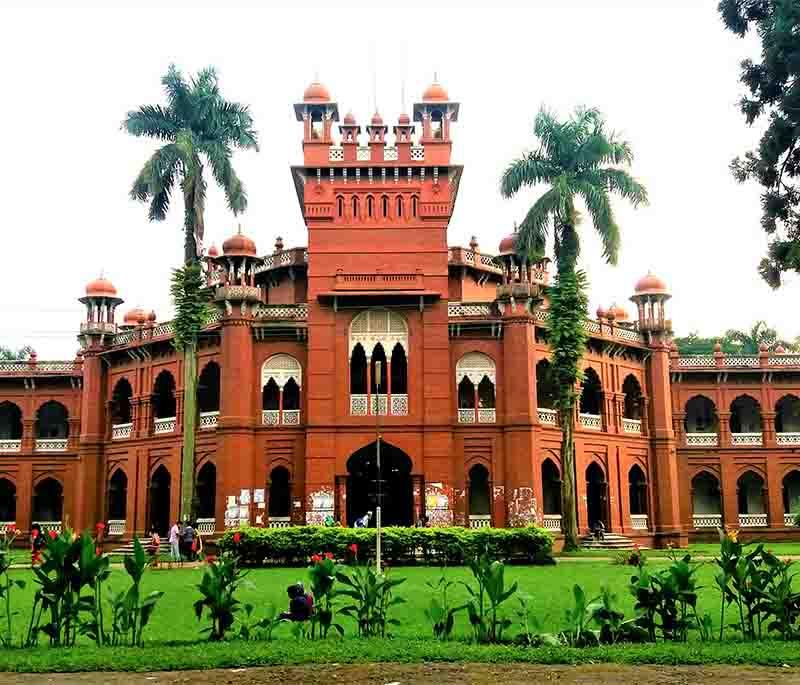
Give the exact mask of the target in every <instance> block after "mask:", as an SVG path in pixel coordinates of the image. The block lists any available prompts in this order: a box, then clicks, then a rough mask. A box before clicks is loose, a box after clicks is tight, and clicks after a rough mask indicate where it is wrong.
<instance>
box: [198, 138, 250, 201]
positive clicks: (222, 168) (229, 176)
mask: <svg viewBox="0 0 800 685" xmlns="http://www.w3.org/2000/svg"><path fill="white" fill-rule="evenodd" d="M201 149H202V150H203V152H204V153H205V155H206V158H207V159H208V162H209V164H210V165H211V173H212V174H213V175H214V180H215V181H216V182H217V183H218V184H219V185H220V186H221V187H222V189H223V190H224V191H225V198H226V199H227V201H228V207H229V208H230V210H231V211H232V212H233V213H234V214H239V213H240V212H243V211H245V210H246V209H247V193H246V192H245V189H244V185H243V184H242V182H241V180H239V177H238V176H237V175H236V171H235V170H234V168H233V165H232V164H231V151H230V149H229V148H227V147H226V146H225V145H222V144H221V143H216V144H214V145H205V146H203V147H202V148H201Z"/></svg>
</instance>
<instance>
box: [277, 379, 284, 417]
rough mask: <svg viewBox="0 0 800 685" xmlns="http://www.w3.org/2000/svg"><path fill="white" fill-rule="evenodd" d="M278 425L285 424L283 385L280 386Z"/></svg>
mask: <svg viewBox="0 0 800 685" xmlns="http://www.w3.org/2000/svg"><path fill="white" fill-rule="evenodd" d="M278 425H279V426H282V425H283V386H282V385H281V386H280V387H279V388H278Z"/></svg>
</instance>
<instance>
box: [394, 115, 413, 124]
mask: <svg viewBox="0 0 800 685" xmlns="http://www.w3.org/2000/svg"><path fill="white" fill-rule="evenodd" d="M397 123H398V124H400V125H401V126H408V125H409V124H410V123H411V117H410V116H408V114H406V113H405V112H403V113H402V114H401V115H400V116H399V117H397Z"/></svg>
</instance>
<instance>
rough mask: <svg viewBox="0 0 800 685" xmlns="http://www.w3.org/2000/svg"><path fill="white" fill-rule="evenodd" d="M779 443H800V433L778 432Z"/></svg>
mask: <svg viewBox="0 0 800 685" xmlns="http://www.w3.org/2000/svg"><path fill="white" fill-rule="evenodd" d="M775 436H776V438H777V441H778V444H779V445H800V433H776V434H775Z"/></svg>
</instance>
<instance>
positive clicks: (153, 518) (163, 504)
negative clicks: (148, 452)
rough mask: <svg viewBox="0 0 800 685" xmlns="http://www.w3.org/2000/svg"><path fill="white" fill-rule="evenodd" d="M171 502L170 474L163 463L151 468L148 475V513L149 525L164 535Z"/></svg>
mask: <svg viewBox="0 0 800 685" xmlns="http://www.w3.org/2000/svg"><path fill="white" fill-rule="evenodd" d="M171 502H172V476H171V475H170V472H169V469H168V468H167V467H166V466H165V465H164V464H159V465H158V466H156V468H155V469H153V472H152V475H151V476H150V484H149V498H148V505H149V509H148V513H149V516H150V525H151V526H152V527H153V528H155V529H156V530H157V531H158V533H159V535H161V536H165V535H166V534H167V532H168V531H169V525H170V518H171V516H170V505H171Z"/></svg>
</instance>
